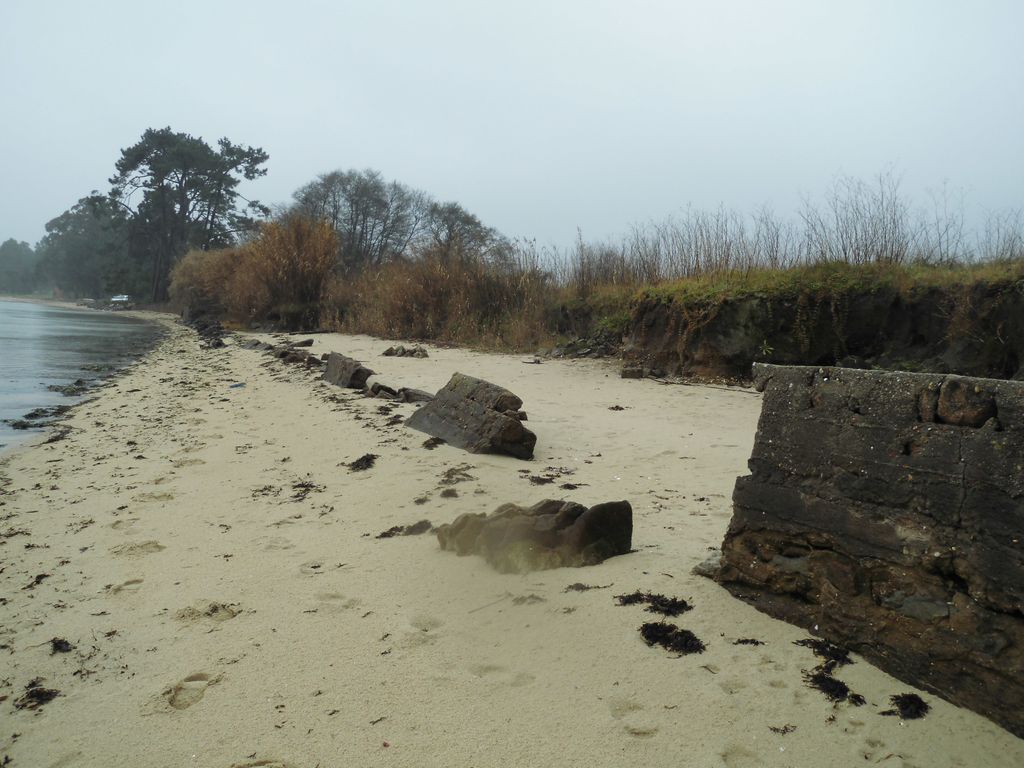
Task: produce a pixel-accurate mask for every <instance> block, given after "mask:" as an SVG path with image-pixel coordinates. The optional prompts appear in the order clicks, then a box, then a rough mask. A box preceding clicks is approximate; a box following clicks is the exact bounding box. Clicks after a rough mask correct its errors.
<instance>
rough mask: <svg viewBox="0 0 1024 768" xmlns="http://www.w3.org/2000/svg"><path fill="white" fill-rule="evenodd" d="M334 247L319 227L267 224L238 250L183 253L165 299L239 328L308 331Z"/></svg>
mask: <svg viewBox="0 0 1024 768" xmlns="http://www.w3.org/2000/svg"><path fill="white" fill-rule="evenodd" d="M336 247H337V241H336V239H335V234H334V231H333V230H332V229H331V228H330V226H328V225H327V224H326V223H324V222H315V221H310V220H309V219H304V218H300V217H290V218H288V219H286V220H284V221H280V222H271V223H268V224H265V225H263V226H262V227H261V228H260V231H259V234H258V235H257V237H256V238H255V239H254V240H252V242H250V243H247V244H245V245H243V246H240V247H238V248H231V249H225V250H221V251H191V252H189V253H188V254H186V255H185V257H184V258H183V259H182V260H181V261H180V262H179V263H178V265H177V266H176V267H175V268H174V271H173V272H172V275H171V295H172V297H173V299H174V301H175V302H176V303H177V304H178V305H179V306H182V307H190V308H193V309H195V308H197V307H200V306H201V307H204V308H206V309H207V310H213V311H216V312H219V313H222V314H223V315H224V316H225V317H226V318H227V319H229V320H233V321H235V322H239V323H245V324H247V323H253V322H259V321H264V320H270V321H273V322H277V323H280V324H282V325H284V326H285V327H288V328H293V329H298V328H313V327H316V326H317V324H318V323H319V310H320V304H321V299H322V298H323V296H324V292H325V288H326V287H327V286H328V284H329V282H330V280H331V277H332V273H333V269H334V260H335V253H336Z"/></svg>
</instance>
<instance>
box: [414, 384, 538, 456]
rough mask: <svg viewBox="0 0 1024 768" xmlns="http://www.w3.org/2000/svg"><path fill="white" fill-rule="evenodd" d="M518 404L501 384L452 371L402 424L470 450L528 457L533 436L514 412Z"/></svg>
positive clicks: (531, 450) (531, 452) (534, 442)
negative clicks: (440, 387)
mask: <svg viewBox="0 0 1024 768" xmlns="http://www.w3.org/2000/svg"><path fill="white" fill-rule="evenodd" d="M522 404H523V401H522V400H520V399H519V398H518V397H516V396H515V395H514V394H512V393H511V392H509V391H508V390H507V389H504V388H503V387H499V386H497V385H495V384H491V383H490V382H487V381H483V380H482V379H476V378H473V377H472V376H466V375H464V374H461V373H456V374H455V375H453V376H452V378H451V380H450V381H449V382H448V383H447V384H446V385H445V386H444V387H443V388H442V389H441V390H439V391H438V393H437V394H436V395H435V396H434V399H433V400H432V401H430V402H429V403H427V404H426V405H425V406H423V407H422V408H420V409H419V410H418V411H416V413H414V414H413V415H412V416H410V417H409V419H408V420H407V421H406V422H405V424H406V426H408V427H412V428H413V429H417V430H419V431H420V432H425V433H427V434H428V435H432V436H433V437H440V438H441V439H443V440H444V441H445V442H447V443H449V444H450V445H454V446H455V447H457V448H462V449H464V450H466V451H469V452H470V453H507V454H509V455H511V456H515V457H517V458H520V459H529V458H532V457H533V448H534V446H535V445H536V443H537V436H536V435H535V434H534V433H533V432H531V431H530V430H528V429H527V428H526V427H525V426H523V422H522V421H521V420H520V419H519V418H517V416H516V414H517V412H518V411H519V407H520V406H521V405H522Z"/></svg>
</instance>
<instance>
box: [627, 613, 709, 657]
mask: <svg viewBox="0 0 1024 768" xmlns="http://www.w3.org/2000/svg"><path fill="white" fill-rule="evenodd" d="M640 636H641V637H643V639H644V642H645V643H647V644H648V645H650V646H655V645H660V646H661V647H662V648H664V649H666V650H669V651H674V652H675V653H678V654H680V655H686V654H690V653H704V651H705V650H706V649H707V646H706V645H704V643H703V642H701V640H700V638H698V637H697V636H696V635H695V634H693V632H691V631H690V630H688V629H680V628H679V627H677V626H675V625H674V624H668V623H666V622H664V621H657V622H648V623H647V624H644V625H643V626H641V627H640Z"/></svg>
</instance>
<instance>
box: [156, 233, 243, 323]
mask: <svg viewBox="0 0 1024 768" xmlns="http://www.w3.org/2000/svg"><path fill="white" fill-rule="evenodd" d="M236 256H237V254H236V249H234V248H224V249H221V250H217V251H189V252H188V253H186V254H185V255H184V256H183V257H182V258H181V260H180V261H179V262H178V263H177V264H176V265H175V266H174V269H172V270H171V285H170V296H171V301H172V303H174V304H175V305H176V306H178V307H179V308H185V307H191V308H195V307H198V306H207V307H211V308H215V309H219V310H223V309H226V308H227V307H226V305H225V290H224V287H225V286H226V285H227V283H228V282H229V281H230V280H231V278H232V275H233V274H234V272H235V270H236Z"/></svg>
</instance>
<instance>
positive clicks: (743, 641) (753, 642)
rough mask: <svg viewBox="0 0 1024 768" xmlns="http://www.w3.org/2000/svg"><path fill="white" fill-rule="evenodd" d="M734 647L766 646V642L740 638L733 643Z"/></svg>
mask: <svg viewBox="0 0 1024 768" xmlns="http://www.w3.org/2000/svg"><path fill="white" fill-rule="evenodd" d="M732 644H733V645H764V644H765V643H764V640H758V639H756V638H753V637H740V638H737V639H736V640H733V641H732Z"/></svg>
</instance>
